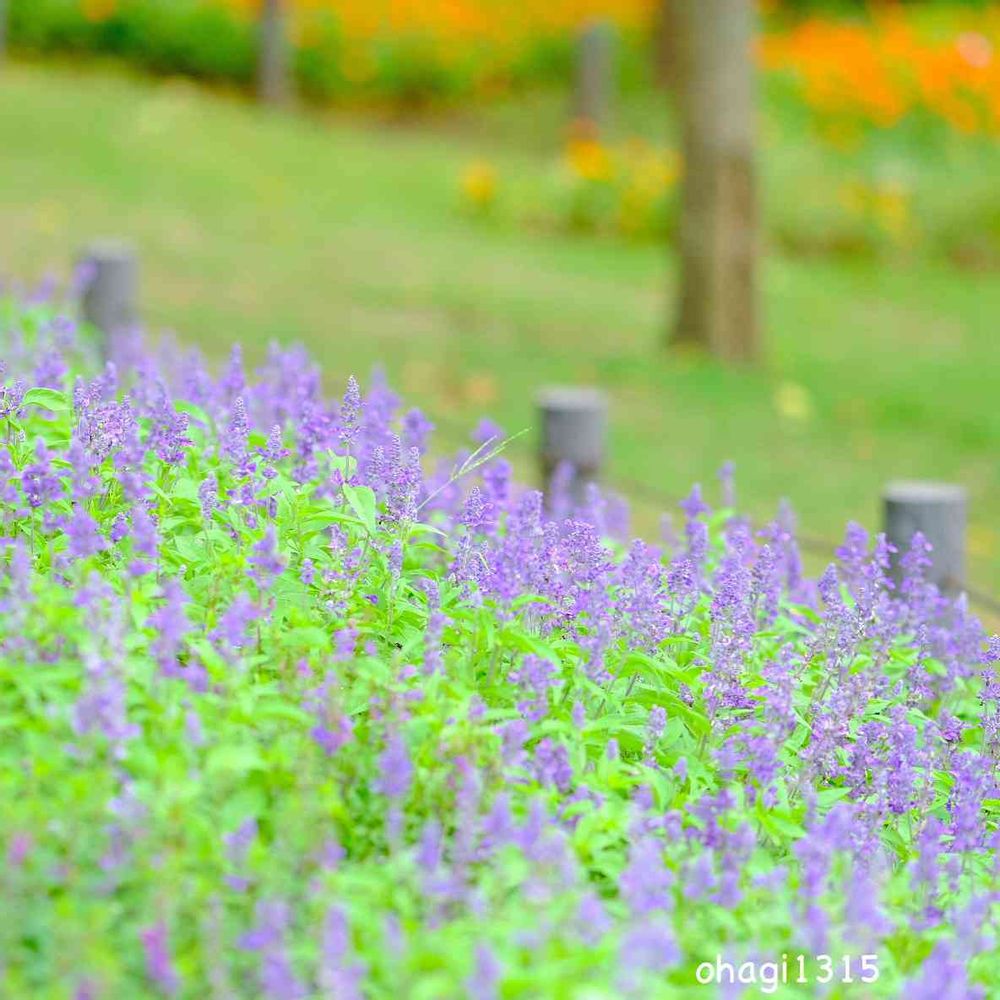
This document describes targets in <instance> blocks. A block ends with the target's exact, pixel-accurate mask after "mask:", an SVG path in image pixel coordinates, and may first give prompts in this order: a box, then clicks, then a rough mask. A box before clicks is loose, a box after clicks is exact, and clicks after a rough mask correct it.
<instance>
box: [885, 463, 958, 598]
mask: <svg viewBox="0 0 1000 1000" xmlns="http://www.w3.org/2000/svg"><path fill="white" fill-rule="evenodd" d="M882 500H883V504H884V511H885V521H884V524H885V534H886V537H887V538H888V540H889V541H890V542H891V543H892V544H893V545H894V546H895V547H896V548H897V549H898V552H897V553H896V555H895V556H894V557H893V573H894V576H895V577H896V578H897V579H898V577H899V560H900V558H901V557H902V556H903V555H904V554H905V553H906V552H907V551H908V549H909V547H910V541H911V539H912V538H913V535H914V533H915V532H917V531H920V532H922V533H923V535H924V537H925V538H926V539H927V541H928V542H930V544H931V546H932V551H931V554H930V558H931V562H932V566H931V569H930V571H929V573H928V579H929V580H930V581H931V582H932V583H936V584H937V585H938V586H939V587H940V588H941V589H942V590H944V591H948V592H950V593H954V592H956V591H958V590H961V588H962V586H963V585H964V583H965V527H966V505H967V501H966V492H965V490H964V489H963V487H961V486H956V485H954V484H952V483H936V482H924V481H898V482H892V483H889V484H888V485H887V486H886V487H885V489H884V491H883V493H882Z"/></svg>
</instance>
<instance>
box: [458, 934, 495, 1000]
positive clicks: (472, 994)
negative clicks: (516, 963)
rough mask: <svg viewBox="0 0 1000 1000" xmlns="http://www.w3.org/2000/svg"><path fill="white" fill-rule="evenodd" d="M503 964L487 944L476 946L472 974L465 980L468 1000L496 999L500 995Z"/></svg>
mask: <svg viewBox="0 0 1000 1000" xmlns="http://www.w3.org/2000/svg"><path fill="white" fill-rule="evenodd" d="M502 977H503V966H502V965H501V964H500V962H499V960H498V959H497V957H496V955H495V954H494V953H493V950H492V949H491V948H490V947H489V945H487V944H479V945H477V946H476V961H475V968H474V969H473V972H472V975H471V976H470V977H469V978H468V979H467V980H466V982H465V989H466V991H467V993H468V996H469V1000H496V998H497V997H499V996H500V981H501V979H502Z"/></svg>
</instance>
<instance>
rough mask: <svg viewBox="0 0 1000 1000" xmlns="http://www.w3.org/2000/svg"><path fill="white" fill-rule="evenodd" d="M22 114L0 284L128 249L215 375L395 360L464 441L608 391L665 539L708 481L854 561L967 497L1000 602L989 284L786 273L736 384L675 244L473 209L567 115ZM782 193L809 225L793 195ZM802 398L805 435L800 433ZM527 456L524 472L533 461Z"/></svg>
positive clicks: (534, 104)
mask: <svg viewBox="0 0 1000 1000" xmlns="http://www.w3.org/2000/svg"><path fill="white" fill-rule="evenodd" d="M0 108H2V110H0V147H2V149H3V154H2V156H0V273H5V274H8V275H14V276H18V277H21V278H29V277H38V276H40V275H41V274H42V273H43V272H44V271H45V269H46V268H54V269H57V270H59V271H61V272H63V273H65V272H66V271H67V270H68V269H69V267H70V266H71V263H72V260H73V256H74V253H75V250H76V248H77V247H78V246H79V245H80V244H81V242H83V241H85V240H86V239H87V238H89V237H91V236H94V235H106V234H120V235H124V236H127V237H129V238H131V239H133V240H135V242H136V243H137V244H138V246H139V247H140V249H141V253H142V259H143V268H144V288H143V304H144V310H145V314H146V316H147V318H148V320H149V322H150V323H151V324H152V325H153V326H155V327H168V328H172V329H176V330H177V331H178V332H179V333H180V335H181V337H182V338H183V339H185V340H188V341H191V342H197V343H198V344H200V345H201V346H202V348H203V349H204V350H206V352H207V353H209V354H210V355H212V356H216V357H218V356H220V355H222V354H223V353H224V352H225V351H226V350H227V348H228V346H229V345H230V344H231V342H233V341H234V340H240V341H242V342H243V343H244V345H245V347H246V349H247V353H248V356H249V357H250V359H251V360H253V359H255V358H258V357H260V355H261V353H262V351H263V349H264V347H265V345H266V343H267V342H268V341H269V340H270V339H272V338H277V339H280V340H283V341H302V342H304V343H305V344H306V345H308V347H309V348H310V350H311V351H312V353H313V354H314V355H315V356H316V357H317V358H318V360H319V361H320V362H321V363H322V365H323V366H324V371H325V373H326V380H327V385H328V387H329V388H330V390H331V391H334V392H339V391H340V386H341V385H342V383H343V382H344V380H345V379H346V377H347V376H348V375H349V374H350V373H352V372H357V373H359V374H360V375H365V374H367V373H368V371H369V370H370V369H371V367H372V365H373V364H374V363H376V362H381V363H382V364H384V366H385V367H386V369H387V370H388V372H389V375H390V377H391V379H392V381H393V383H394V384H395V385H396V386H398V387H399V388H400V389H401V391H403V392H404V393H405V395H406V396H407V398H408V399H410V400H412V401H414V402H416V403H418V404H419V405H421V406H423V407H425V408H426V410H427V411H428V412H429V413H430V414H431V416H432V417H434V418H436V419H437V420H438V421H440V422H441V424H442V428H443V431H444V437H445V443H446V444H448V445H449V446H455V445H457V444H458V432H457V431H456V430H455V428H463V427H470V428H471V427H472V426H473V425H474V423H475V422H476V420H477V419H478V417H479V416H480V415H484V414H489V415H492V416H495V417H496V418H497V419H498V420H499V421H500V422H501V423H502V424H503V425H504V426H505V428H506V429H507V430H509V431H517V430H520V429H522V428H524V427H528V426H531V424H532V419H533V414H532V396H533V393H534V390H535V388H536V387H537V386H538V385H539V384H540V383H543V382H547V381H562V382H574V381H585V382H595V383H599V384H601V385H603V386H604V387H605V388H606V389H607V390H608V391H609V392H610V394H611V397H612V401H613V427H612V435H611V465H610V470H609V478H610V481H611V483H612V484H613V485H616V486H619V487H621V488H622V490H623V492H625V493H626V494H629V493H631V494H632V496H633V498H637V502H636V505H635V506H636V511H637V516H638V518H639V526H640V527H641V528H643V529H645V530H650V529H651V528H652V526H653V525H654V524H655V514H656V512H657V511H656V506H657V505H656V504H655V502H654V501H652V500H650V499H649V497H648V496H647V494H648V493H654V494H655V493H662V494H663V495H664V496H665V497H668V498H677V497H680V496H681V495H682V494H683V493H685V492H686V491H687V490H688V488H689V486H690V484H691V483H692V482H694V481H702V482H703V483H705V484H706V486H707V487H709V495H710V497H711V496H713V495H715V489H714V482H713V480H714V474H715V470H716V469H717V468H718V466H719V465H720V464H721V463H722V462H723V461H724V460H725V459H733V460H734V461H735V462H736V464H737V485H738V490H739V493H740V501H741V505H742V506H743V507H745V508H746V509H748V510H749V512H750V513H751V514H753V515H754V516H755V517H757V518H759V519H764V518H766V517H769V516H770V515H771V514H772V513H773V511H774V509H775V507H776V505H777V503H778V501H779V499H780V498H781V497H783V496H787V497H789V498H790V499H791V500H792V502H793V505H794V507H795V509H796V510H797V512H798V513H799V515H800V522H801V526H802V529H803V531H804V532H805V533H807V534H809V535H814V536H819V537H826V538H832V539H837V538H839V536H840V533H841V532H842V529H843V526H844V523H845V521H846V520H847V519H848V518H855V519H858V520H860V521H862V522H863V523H865V524H866V525H868V526H869V527H872V528H875V527H877V525H878V518H879V503H878V498H879V490H880V487H881V485H882V483H883V482H884V481H885V480H886V479H889V478H893V477H903V476H905V477H938V478H944V479H949V480H956V481H960V482H963V483H965V484H966V485H967V486H968V488H969V490H970V494H971V521H972V527H971V533H970V534H971V537H970V549H971V553H972V578H973V581H974V582H975V583H977V584H978V585H979V586H981V587H984V588H987V589H990V590H993V591H995V592H996V591H1000V566H998V562H997V558H996V556H997V546H998V540H1000V536H998V523H997V522H998V518H1000V475H998V466H997V456H998V452H1000V447H998V445H1000V407H998V406H997V398H998V392H997V388H998V385H1000V379H998V377H997V373H998V371H1000V280H998V278H997V276H996V275H995V274H994V275H988V274H986V275H977V274H974V273H968V272H961V271H957V270H953V269H950V268H947V267H944V266H942V265H932V264H927V263H924V264H912V265H909V266H907V267H905V268H902V267H897V268H881V269H880V268H877V267H875V266H874V265H872V264H863V263H859V264H846V263H843V262H840V263H837V262H823V261H816V260H812V261H803V262H796V261H792V260H789V259H786V258H784V257H779V256H771V257H770V258H769V259H768V260H767V262H766V266H765V269H764V273H763V283H764V299H765V304H764V308H765V317H766V330H767V351H768V356H767V358H766V361H765V363H764V365H763V366H762V367H761V368H760V369H759V370H757V371H754V372H745V371H726V370H723V369H722V368H720V367H718V366H716V365H715V364H713V363H711V362H708V361H705V360H702V359H699V358H696V357H692V356H681V355H677V354H670V353H667V352H665V351H664V350H663V349H662V339H663V334H664V331H665V329H666V322H667V316H668V314H669V309H670V305H671V302H672V299H673V295H674V291H675V265H674V261H673V259H672V256H671V254H670V253H669V252H668V251H667V250H666V249H660V248H656V247H648V246H647V247H637V246H627V245H618V244H612V243H608V242H601V241H596V240H579V241H574V240H570V239H564V238H554V237H549V236H541V235H530V234H527V233H524V232H520V231H518V230H516V229H515V228H514V227H513V226H509V225H503V224H497V225H495V226H492V227H489V226H487V227H482V226H477V225H476V224H474V223H472V222H470V221H469V220H468V219H466V218H464V217H463V216H462V215H461V214H460V213H459V212H458V211H457V187H458V177H459V176H460V174H461V172H462V170H463V168H464V167H465V165H466V164H467V163H468V162H469V161H470V159H473V158H475V157H476V156H478V155H480V154H481V153H482V152H483V150H484V149H487V150H488V151H489V156H490V158H491V160H492V161H493V162H494V163H495V164H496V165H497V167H498V169H499V171H500V173H501V176H504V177H506V176H510V177H515V178H530V177H531V176H532V175H533V173H534V174H540V173H541V172H542V171H545V170H547V169H549V167H550V164H551V157H552V154H553V152H554V151H555V150H556V149H557V147H558V144H559V139H560V136H559V128H558V119H559V115H560V114H561V104H560V103H559V102H558V101H554V100H550V99H541V100H540V101H539V99H533V100H532V101H528V102H525V103H524V104H521V105H507V106H505V107H501V108H498V109H494V110H492V111H490V112H489V113H486V114H483V115H480V116H478V117H476V116H470V114H469V113H466V115H465V116H464V120H457V121H447V122H442V123H440V124H439V125H433V126H432V127H429V128H428V127H426V126H425V127H424V128H423V129H420V130H418V129H416V128H407V127H403V126H393V127H390V126H388V125H386V124H382V125H381V126H376V125H373V124H371V123H368V122H364V121H362V120H360V119H352V118H348V117H343V116H341V117H332V116H329V117H310V118H305V117H293V116H282V115H277V114H268V113H262V112H260V111H258V110H257V109H255V108H253V107H251V106H249V105H246V104H244V103H242V102H240V101H238V100H235V99H228V98H225V97H222V98H220V97H217V96H212V95H209V94H207V93H205V92H203V91H199V90H197V89H195V88H193V87H191V86H188V85H185V84H178V83H170V82H168V83H162V82H160V83H155V82H147V81H138V82H137V81H135V80H131V79H126V78H124V77H122V76H120V75H117V74H104V73H100V72H94V71H81V70H71V69H58V70H57V69H53V68H51V67H45V68H41V67H28V66H23V65H22V66H13V67H10V68H9V69H8V70H7V71H6V72H5V74H4V75H3V76H2V77H0ZM636 113H637V114H638V112H636ZM643 120H644V121H646V122H647V123H648V121H649V118H648V116H647V117H646V118H644V119H643ZM546 122H548V123H549V125H551V127H547V126H546V124H545V123H546ZM539 135H543V136H548V137H549V138H548V139H545V140H543V141H539V140H538V138H537V137H538V136H539ZM786 197H787V200H788V203H789V204H790V205H792V206H794V199H795V197H796V192H795V190H794V188H793V187H792V188H790V189H789V190H788V191H787V195H786ZM789 385H791V386H792V388H789ZM795 387H801V390H802V391H800V390H799V389H798V388H795ZM782 399H784V400H785V401H786V403H785V408H786V409H790V410H792V411H794V410H796V408H797V407H798V408H799V409H800V410H804V411H805V412H804V415H801V416H799V417H798V418H796V417H794V416H789V415H787V414H786V415H784V416H783V415H782V414H781V413H780V412H779V410H780V409H781V407H780V406H779V401H780V400H782ZM517 454H518V455H519V456H520V461H522V462H523V463H524V473H525V474H526V475H527V474H529V466H528V465H527V463H528V461H529V459H530V448H529V447H524V448H521V449H520V450H519V451H518V453H517Z"/></svg>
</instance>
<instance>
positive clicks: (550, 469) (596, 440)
mask: <svg viewBox="0 0 1000 1000" xmlns="http://www.w3.org/2000/svg"><path fill="white" fill-rule="evenodd" d="M536 405H537V409H538V414H539V418H540V423H541V440H540V442H539V463H540V466H541V473H542V483H543V486H544V489H545V492H546V499H547V500H548V499H549V494H550V492H551V489H552V485H553V476H554V475H555V474H556V472H557V470H559V469H560V467H562V466H568V467H569V468H570V469H571V478H570V480H569V483H568V484H567V485H568V488H569V489H568V491H569V495H570V497H571V498H572V500H573V502H574V503H576V504H580V503H582V502H583V501H584V499H585V497H586V492H587V485H588V483H592V482H597V481H598V480H599V479H600V475H601V468H602V466H603V465H604V455H605V447H606V439H607V425H608V401H607V397H606V396H605V395H604V393H602V392H600V391H599V390H597V389H587V388H581V387H572V386H551V387H548V388H545V389H542V390H541V391H540V392H539V393H538V396H537V399H536Z"/></svg>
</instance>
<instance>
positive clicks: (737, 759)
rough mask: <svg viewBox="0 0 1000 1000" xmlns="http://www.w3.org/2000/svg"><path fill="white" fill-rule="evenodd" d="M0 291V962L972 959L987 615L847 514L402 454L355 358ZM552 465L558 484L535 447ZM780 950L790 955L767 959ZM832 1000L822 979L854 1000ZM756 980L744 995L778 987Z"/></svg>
mask: <svg viewBox="0 0 1000 1000" xmlns="http://www.w3.org/2000/svg"><path fill="white" fill-rule="evenodd" d="M41 298H43V297H42V296H27V297H23V298H18V299H14V298H8V299H6V300H3V301H2V303H0V331H2V338H3V340H2V343H3V352H2V354H3V356H4V358H5V359H6V360H5V365H4V374H3V379H2V381H3V388H2V389H0V795H2V800H3V803H4V806H3V809H2V810H0V852H2V856H3V859H4V861H3V864H2V865H0V898H2V899H3V910H4V917H5V919H4V920H3V921H2V922H0V956H2V961H0V993H2V994H3V995H4V996H11V997H32V998H38V1000H47V998H65V997H67V996H70V997H74V998H77V1000H83V998H94V1000H98V998H120V997H129V998H140V997H184V998H192V1000H194V998H198V1000H201V998H206V997H219V998H222V997H264V998H269V1000H286V998H305V997H323V998H336V1000H350V998H358V997H373V998H378V997H407V998H442V997H448V998H459V997H470V998H500V997H502V998H522V997H524V998H527V997H543V998H549V997H552V998H558V997H566V998H590V1000H596V998H619V997H636V998H643V1000H646V998H656V997H686V996H690V997H706V996H712V995H714V991H713V988H711V987H706V986H701V985H698V983H697V982H696V971H697V969H698V967H699V965H700V964H701V963H703V962H713V961H714V960H715V958H716V956H717V955H721V956H722V957H723V958H724V959H725V960H727V961H731V962H736V963H740V962H745V961H755V962H758V963H759V962H762V961H766V960H768V959H771V960H777V959H779V958H780V956H781V955H782V954H783V953H787V954H792V955H794V954H797V953H802V954H805V955H809V956H816V955H821V954H827V955H831V956H838V959H837V960H838V961H839V956H841V955H856V956H858V955H861V954H875V955H877V957H878V971H879V978H878V980H877V981H876V982H875V983H873V984H871V985H867V986H865V987H863V988H862V987H859V986H858V985H857V984H856V983H855V985H853V986H852V985H836V981H835V983H834V985H833V986H832V987H829V988H827V990H826V995H831V996H855V995H864V996H904V995H905V996H907V997H910V998H920V997H935V998H938V997H963V998H964V997H976V996H979V997H986V996H988V995H989V993H988V990H989V988H990V984H995V983H997V982H1000V951H998V949H997V944H996V933H995V931H996V917H997V914H998V902H1000V896H998V889H1000V885H998V878H997V873H998V856H997V852H996V847H997V845H998V833H997V818H998V813H1000V789H998V784H997V762H998V752H1000V706H998V698H1000V684H998V682H997V677H996V672H995V663H996V660H997V659H998V657H1000V642H998V641H997V640H996V639H989V637H988V636H987V635H986V634H985V633H984V631H983V629H982V627H981V625H980V624H979V623H978V622H977V620H976V619H975V618H974V617H972V615H971V614H970V613H969V611H968V609H967V607H966V605H965V602H964V600H963V599H961V598H959V599H952V598H949V597H945V596H943V595H941V594H939V593H938V592H937V591H936V590H935V588H934V587H933V586H931V585H929V584H928V583H926V582H925V578H924V574H925V570H926V566H927V558H928V554H927V546H926V543H925V542H923V540H922V539H920V538H919V537H917V538H915V540H914V544H913V547H912V549H911V551H910V552H908V553H903V554H901V557H900V562H899V566H900V569H899V573H898V575H897V576H896V577H895V579H894V580H893V579H891V578H890V556H891V555H892V554H891V553H890V551H889V547H888V546H887V544H886V542H885V540H884V538H882V537H878V538H875V539H869V538H868V537H867V535H866V534H865V532H864V531H863V530H862V529H861V528H860V527H859V526H857V525H851V526H850V527H849V528H848V530H847V533H846V536H845V539H844V542H843V545H842V547H841V548H840V549H839V550H838V552H837V558H836V561H835V563H834V564H832V565H831V566H830V567H829V568H828V569H827V570H826V571H825V572H824V573H823V574H822V575H821V576H820V577H819V579H817V580H813V579H810V578H808V577H807V576H806V575H805V574H804V573H803V570H802V566H801V563H800V560H799V555H798V549H797V546H796V542H795V537H794V529H793V522H792V517H791V515H790V513H789V512H788V511H787V510H786V511H782V512H781V513H780V514H779V516H778V517H777V518H776V520H775V521H774V522H773V523H771V524H769V525H768V526H766V527H765V528H764V529H763V530H760V531H754V530H753V529H752V528H751V526H750V525H749V523H748V521H747V520H746V519H745V518H743V517H741V516H740V515H739V514H737V513H736V512H735V510H734V507H733V498H732V473H731V470H730V469H725V470H723V473H722V477H721V478H722V490H721V492H722V498H721V504H720V505H719V506H718V507H717V508H716V509H714V510H713V509H711V508H710V507H709V505H708V503H707V502H706V501H705V499H704V498H703V496H702V493H701V491H700V489H698V488H697V487H696V488H695V489H694V490H693V491H692V493H691V495H690V496H689V497H688V498H687V500H686V501H685V502H684V503H683V504H682V511H681V514H682V519H681V523H680V526H679V529H678V530H677V531H676V532H674V531H673V530H672V529H669V530H665V533H664V539H663V540H662V542H661V543H660V544H657V545H654V544H651V543H649V542H646V541H641V540H635V541H631V542H626V541H625V540H624V538H625V537H627V535H626V534H624V533H623V532H624V531H625V528H624V526H623V516H622V510H621V509H620V506H617V505H615V504H613V503H611V502H610V501H609V500H608V499H607V498H604V497H602V496H601V495H600V494H599V493H598V492H597V491H596V490H592V491H591V493H590V494H589V496H588V498H587V500H586V502H585V503H584V504H583V505H582V506H578V507H574V506H573V505H572V503H571V502H570V500H569V494H568V492H567V491H566V490H565V489H564V488H563V487H562V486H560V485H559V484H557V485H556V487H555V488H554V490H553V494H552V495H551V496H550V497H548V498H547V499H546V498H543V497H542V496H541V494H539V493H538V492H536V491H534V490H531V489H526V488H523V487H522V486H520V485H518V484H517V483H516V482H515V481H514V480H513V478H512V475H511V469H510V466H509V464H508V463H507V462H506V460H505V459H504V457H503V454H502V441H503V439H502V435H501V432H500V431H499V430H498V429H497V428H494V427H491V426H482V427H480V428H478V429H477V431H476V433H475V435H474V436H473V438H472V440H471V441H470V445H469V447H468V449H467V450H466V451H464V452H463V453H461V454H459V455H456V456H454V457H453V458H452V459H448V460H440V459H439V460H435V459H434V458H433V457H432V456H433V451H432V449H431V447H430V442H431V433H432V427H431V426H430V424H429V422H428V421H427V419H426V418H425V417H424V416H423V415H422V414H421V413H420V412H419V411H416V410H412V409H411V410H405V409H403V408H402V407H401V405H400V401H399V399H398V398H397V397H396V396H395V395H394V394H393V393H392V391H391V390H390V389H389V388H388V387H387V385H385V383H384V381H383V380H381V379H379V378H377V377H376V378H375V379H373V381H372V383H371V385H370V386H369V387H368V389H367V391H365V392H364V393H362V392H361V390H360V388H359V386H358V384H357V383H356V382H355V381H354V380H353V379H352V380H351V381H350V382H349V384H348V386H347V389H346V392H345V393H344V394H343V396H342V398H340V399H336V400H332V401H331V400H328V399H326V398H325V397H324V395H323V393H322V390H321V384H320V375H319V372H318V371H317V370H316V369H315V368H314V367H312V366H311V365H310V363H309V361H308V358H306V357H305V356H304V355H303V353H302V352H301V351H298V350H296V349H291V350H283V349H280V348H278V347H274V348H272V350H271V351H270V352H269V354H268V355H267V358H266V360H265V361H264V362H263V364H262V366H261V367H260V368H259V370H258V371H257V372H256V373H254V374H252V375H251V374H248V373H247V372H246V370H245V367H244V365H243V362H242V359H241V355H240V352H239V350H238V349H236V350H234V352H233V354H232V357H231V358H230V360H229V362H228V364H227V365H226V366H225V367H224V369H223V370H222V372H221V373H220V374H218V375H213V374H211V373H210V372H209V371H207V370H206V367H205V365H204V364H203V362H202V360H201V359H200V358H199V357H198V356H197V355H196V354H193V353H192V354H185V353H184V352H183V351H180V350H178V349H177V348H176V346H172V345H165V346H162V347H160V348H153V347H149V346H145V345H144V344H143V343H142V342H141V341H139V340H138V339H136V338H134V337H128V338H125V337H120V338H116V339H115V341H114V342H113V343H112V344H111V347H110V351H109V353H110V357H111V359H112V360H111V361H108V362H107V363H106V364H104V365H103V367H102V366H101V365H99V364H97V363H96V361H95V359H94V355H95V350H94V346H93V341H92V340H91V338H90V336H89V334H88V332H87V331H86V330H82V331H81V330H79V329H77V325H76V323H75V322H74V320H73V318H72V316H70V315H67V314H66V313H65V312H64V311H62V310H61V309H59V308H57V307H56V306H55V305H54V304H53V303H52V302H49V301H40V299H41ZM562 478H564V477H562ZM810 961H811V959H810ZM859 990H861V991H862V992H858V991H859ZM819 991H820V987H818V986H817V985H816V984H815V982H812V981H810V982H809V983H807V984H805V985H799V984H796V983H794V982H790V983H789V984H788V985H783V986H782V987H781V995H782V996H813V995H817V994H818V992H819Z"/></svg>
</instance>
